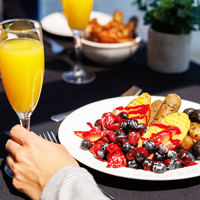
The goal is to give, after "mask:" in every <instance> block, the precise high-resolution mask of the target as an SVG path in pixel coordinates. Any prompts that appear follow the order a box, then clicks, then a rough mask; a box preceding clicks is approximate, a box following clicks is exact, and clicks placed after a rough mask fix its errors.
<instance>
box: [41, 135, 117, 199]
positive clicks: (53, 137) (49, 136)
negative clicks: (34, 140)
mask: <svg viewBox="0 0 200 200" xmlns="http://www.w3.org/2000/svg"><path fill="white" fill-rule="evenodd" d="M39 136H40V137H41V138H43V139H45V140H48V141H51V142H55V143H59V142H58V140H57V139H56V136H55V135H54V133H53V131H51V132H48V131H47V133H46V134H45V133H43V134H39ZM99 188H100V187H99ZM100 190H101V191H102V192H103V193H104V194H105V195H106V196H107V197H109V198H110V199H112V200H115V199H114V197H112V196H111V195H109V194H108V193H107V192H106V191H104V190H103V189H101V188H100Z"/></svg>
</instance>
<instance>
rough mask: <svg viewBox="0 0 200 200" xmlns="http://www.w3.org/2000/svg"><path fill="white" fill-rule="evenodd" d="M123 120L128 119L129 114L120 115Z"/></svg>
mask: <svg viewBox="0 0 200 200" xmlns="http://www.w3.org/2000/svg"><path fill="white" fill-rule="evenodd" d="M120 116H121V118H122V119H128V114H127V113H126V112H122V113H120Z"/></svg>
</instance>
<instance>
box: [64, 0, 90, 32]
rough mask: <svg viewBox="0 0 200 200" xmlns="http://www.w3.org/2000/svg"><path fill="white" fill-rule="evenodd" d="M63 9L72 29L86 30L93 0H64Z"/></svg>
mask: <svg viewBox="0 0 200 200" xmlns="http://www.w3.org/2000/svg"><path fill="white" fill-rule="evenodd" d="M62 7H63V11H64V14H65V17H66V18H67V22H68V24H69V27H70V28H71V29H75V30H83V29H85V28H86V26H87V24H88V23H89V20H90V13H91V11H92V7H93V0H62Z"/></svg>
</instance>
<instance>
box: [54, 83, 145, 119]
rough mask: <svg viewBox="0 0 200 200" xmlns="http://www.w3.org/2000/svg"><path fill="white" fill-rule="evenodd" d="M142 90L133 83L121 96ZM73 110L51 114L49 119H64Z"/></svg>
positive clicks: (135, 93) (134, 93)
mask: <svg viewBox="0 0 200 200" xmlns="http://www.w3.org/2000/svg"><path fill="white" fill-rule="evenodd" d="M141 92H142V89H141V88H140V87H138V86H136V85H133V86H132V87H131V88H129V89H128V90H127V91H126V92H124V93H123V94H122V95H121V96H136V95H139V94H140V93H141ZM73 111H74V110H70V111H67V112H64V113H60V114H57V115H53V116H51V120H52V121H54V122H60V121H62V120H63V119H65V118H66V117H67V116H68V115H69V114H70V113H72V112H73Z"/></svg>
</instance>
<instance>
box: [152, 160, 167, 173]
mask: <svg viewBox="0 0 200 200" xmlns="http://www.w3.org/2000/svg"><path fill="white" fill-rule="evenodd" d="M152 171H153V172H154V173H158V174H161V173H164V172H165V171H166V166H165V164H163V163H159V162H156V163H154V164H153V167H152Z"/></svg>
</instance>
